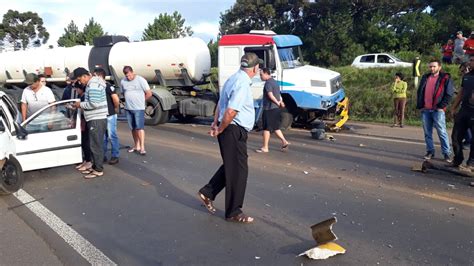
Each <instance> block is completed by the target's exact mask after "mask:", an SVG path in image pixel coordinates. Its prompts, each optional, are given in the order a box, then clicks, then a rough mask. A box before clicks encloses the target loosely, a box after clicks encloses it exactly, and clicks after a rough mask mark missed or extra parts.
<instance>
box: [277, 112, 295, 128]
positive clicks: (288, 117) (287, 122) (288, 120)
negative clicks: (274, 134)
mask: <svg viewBox="0 0 474 266" xmlns="http://www.w3.org/2000/svg"><path fill="white" fill-rule="evenodd" d="M291 124H293V114H291V113H290V112H289V111H288V109H287V108H283V109H281V123H280V129H281V130H287V129H290V128H291Z"/></svg>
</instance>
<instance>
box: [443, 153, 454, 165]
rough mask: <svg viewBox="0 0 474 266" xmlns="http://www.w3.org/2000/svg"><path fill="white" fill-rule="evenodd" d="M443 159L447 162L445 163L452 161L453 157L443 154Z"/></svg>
mask: <svg viewBox="0 0 474 266" xmlns="http://www.w3.org/2000/svg"><path fill="white" fill-rule="evenodd" d="M444 161H445V162H447V163H452V162H453V159H452V158H451V157H450V156H449V155H447V154H445V155H444Z"/></svg>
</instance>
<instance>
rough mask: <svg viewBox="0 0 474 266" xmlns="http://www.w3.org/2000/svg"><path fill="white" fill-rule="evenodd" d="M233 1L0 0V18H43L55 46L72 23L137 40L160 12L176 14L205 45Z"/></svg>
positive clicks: (50, 39) (214, 34)
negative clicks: (92, 24)
mask: <svg viewBox="0 0 474 266" xmlns="http://www.w3.org/2000/svg"><path fill="white" fill-rule="evenodd" d="M234 3H235V0H214V1H212V0H128V1H126V0H93V1H91V0H0V15H1V18H3V15H4V14H5V13H6V12H7V11H8V10H9V9H12V10H17V11H19V12H26V11H32V12H36V13H38V15H39V16H40V17H41V18H42V19H43V23H44V26H45V28H46V30H47V31H48V32H49V34H50V37H49V40H48V45H54V46H57V40H58V39H59V37H60V36H62V35H63V34H64V28H66V27H67V25H68V24H69V23H70V22H71V20H73V21H74V23H75V24H76V25H77V26H78V28H79V30H82V29H83V28H84V25H85V24H86V23H87V22H88V21H89V19H90V18H91V17H93V18H94V21H96V22H98V23H99V24H100V25H101V26H102V28H103V30H104V32H106V33H108V34H116V35H125V36H128V37H129V39H130V40H131V41H133V40H140V39H141V36H142V32H143V30H144V29H145V28H146V27H147V25H148V24H149V23H153V20H154V18H155V17H158V16H159V14H160V13H168V14H172V13H173V12H174V11H178V12H179V13H180V14H181V16H182V17H183V18H184V19H185V20H186V21H185V26H191V28H192V30H193V31H194V35H193V36H195V37H199V38H201V39H203V40H204V41H206V42H208V41H209V40H210V39H215V38H216V36H217V34H218V32H219V20H220V13H224V12H225V11H226V10H228V9H230V8H231V7H232V5H233V4H234Z"/></svg>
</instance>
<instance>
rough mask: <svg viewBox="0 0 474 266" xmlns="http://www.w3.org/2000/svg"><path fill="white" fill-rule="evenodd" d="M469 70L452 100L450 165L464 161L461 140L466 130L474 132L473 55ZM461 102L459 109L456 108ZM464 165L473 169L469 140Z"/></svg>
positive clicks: (473, 152)
mask: <svg viewBox="0 0 474 266" xmlns="http://www.w3.org/2000/svg"><path fill="white" fill-rule="evenodd" d="M469 65H470V67H471V71H470V72H468V73H466V74H465V75H464V76H463V78H462V82H461V88H460V90H459V92H458V95H457V96H456V99H455V100H454V104H453V106H452V109H451V113H452V114H453V115H454V116H455V121H454V127H453V133H452V135H451V138H452V142H453V149H454V160H453V163H452V166H454V167H458V166H460V165H461V164H462V162H463V161H464V155H463V152H462V140H463V139H464V137H465V134H466V130H467V129H468V128H470V129H471V132H474V70H473V69H474V55H471V56H470V57H469ZM459 104H461V109H460V110H459V112H457V109H458V107H459ZM466 165H467V166H468V167H469V168H471V170H472V169H474V141H471V148H470V152H469V159H468V160H467V162H466Z"/></svg>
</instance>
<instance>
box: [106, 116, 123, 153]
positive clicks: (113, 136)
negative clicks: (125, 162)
mask: <svg viewBox="0 0 474 266" xmlns="http://www.w3.org/2000/svg"><path fill="white" fill-rule="evenodd" d="M109 141H110V145H111V146H112V157H117V158H118V157H119V148H120V143H119V139H118V136H117V115H109V116H107V132H106V133H105V135H104V155H105V157H107V148H108V143H109Z"/></svg>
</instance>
